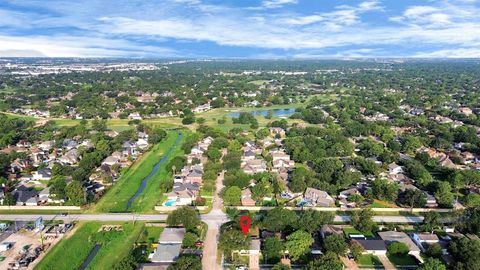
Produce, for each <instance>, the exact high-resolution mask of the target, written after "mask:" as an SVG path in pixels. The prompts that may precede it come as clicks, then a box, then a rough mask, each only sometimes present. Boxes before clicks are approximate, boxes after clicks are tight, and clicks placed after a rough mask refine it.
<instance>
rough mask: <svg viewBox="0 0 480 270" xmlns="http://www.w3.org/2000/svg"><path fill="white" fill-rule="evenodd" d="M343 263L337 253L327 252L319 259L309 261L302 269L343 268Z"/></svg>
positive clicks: (333, 269)
mask: <svg viewBox="0 0 480 270" xmlns="http://www.w3.org/2000/svg"><path fill="white" fill-rule="evenodd" d="M343 268H344V265H343V263H342V261H340V259H339V258H338V256H337V254H335V253H332V252H327V253H325V254H324V255H322V256H321V257H320V258H319V259H316V260H314V261H311V262H309V263H308V264H307V265H306V266H305V267H304V268H303V269H304V270H343Z"/></svg>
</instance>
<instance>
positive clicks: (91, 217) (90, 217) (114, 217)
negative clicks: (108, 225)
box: [0, 213, 168, 221]
mask: <svg viewBox="0 0 480 270" xmlns="http://www.w3.org/2000/svg"><path fill="white" fill-rule="evenodd" d="M167 216H168V215H139V214H130V213H112V214H70V215H67V216H61V215H43V214H30V215H29V214H27V215H21V214H20V215H19V214H13V215H9V214H7V215H0V220H2V219H3V220H17V221H32V220H35V219H37V218H39V217H43V219H44V220H52V219H56V220H64V221H74V220H85V221H95V220H97V221H133V220H139V221H164V220H166V219H167Z"/></svg>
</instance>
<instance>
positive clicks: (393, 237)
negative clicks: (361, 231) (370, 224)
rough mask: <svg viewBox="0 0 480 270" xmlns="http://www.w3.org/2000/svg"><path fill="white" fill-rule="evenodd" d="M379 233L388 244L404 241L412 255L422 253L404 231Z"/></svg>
mask: <svg viewBox="0 0 480 270" xmlns="http://www.w3.org/2000/svg"><path fill="white" fill-rule="evenodd" d="M378 235H379V236H380V238H382V240H384V241H385V243H386V244H387V245H390V244H391V243H394V242H400V243H404V244H405V245H407V246H408V250H409V252H408V254H410V255H415V256H416V255H420V249H419V248H418V247H417V245H415V243H414V242H413V241H412V239H411V238H410V237H409V236H408V235H407V234H406V233H404V232H396V231H386V232H379V233H378Z"/></svg>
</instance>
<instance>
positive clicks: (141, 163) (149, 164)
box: [92, 131, 189, 212]
mask: <svg viewBox="0 0 480 270" xmlns="http://www.w3.org/2000/svg"><path fill="white" fill-rule="evenodd" d="M183 134H184V135H183V136H184V137H183V138H185V136H188V134H189V133H188V132H186V131H183ZM178 136H179V135H178V133H177V132H176V131H169V132H168V135H167V138H166V139H165V140H163V141H162V142H160V143H159V144H157V145H155V146H154V147H153V148H152V149H151V150H150V151H149V152H147V153H145V154H144V155H142V157H141V158H140V159H139V160H137V161H136V162H135V164H133V165H132V167H131V168H130V169H129V170H128V171H127V172H126V173H124V174H123V175H122V176H121V177H120V179H119V180H118V181H117V183H116V184H115V185H114V186H113V187H112V188H111V189H110V190H109V191H108V192H107V193H106V194H105V195H104V196H102V198H101V199H100V201H99V202H98V203H97V204H96V205H95V206H94V207H93V209H92V210H93V211H94V212H122V211H126V207H127V201H128V199H130V198H131V197H132V196H133V195H134V194H135V192H136V191H137V189H138V188H139V186H140V184H141V181H142V179H143V178H144V177H146V176H147V175H148V174H149V173H150V171H151V170H152V168H153V167H154V166H155V164H156V163H157V162H158V161H159V160H160V159H161V158H162V157H163V156H164V155H165V154H166V153H167V152H168V150H169V149H170V148H171V147H172V146H173V145H174V144H175V141H176V140H177V138H178ZM180 146H181V143H179V144H178V145H177V147H175V149H174V150H173V152H172V155H171V156H170V159H171V158H173V157H174V156H176V155H181V154H183V151H182V150H181V148H180ZM166 163H168V161H167V162H165V163H164V164H163V165H162V166H161V168H160V170H159V171H158V172H157V173H156V174H155V175H154V176H153V177H152V178H151V179H150V180H149V181H148V183H147V186H146V188H145V190H144V192H143V193H142V195H140V196H139V197H138V198H137V199H136V200H135V202H134V203H133V205H132V207H131V208H130V209H129V210H131V211H134V212H148V211H153V208H154V206H155V204H156V203H157V201H158V200H159V199H160V197H161V195H162V193H161V191H160V188H159V184H160V182H161V181H169V180H170V177H169V172H166V170H165V165H166Z"/></svg>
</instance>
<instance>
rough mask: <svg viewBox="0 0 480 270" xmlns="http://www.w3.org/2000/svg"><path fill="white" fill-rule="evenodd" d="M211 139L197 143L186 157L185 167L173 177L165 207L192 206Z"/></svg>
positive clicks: (201, 179)
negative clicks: (171, 187)
mask: <svg viewBox="0 0 480 270" xmlns="http://www.w3.org/2000/svg"><path fill="white" fill-rule="evenodd" d="M212 142H213V138H212V137H206V138H204V139H203V140H201V141H200V142H198V143H197V144H196V145H195V146H194V147H193V148H192V150H191V151H190V153H189V154H188V155H187V165H186V166H185V167H183V168H182V169H181V171H180V173H178V174H175V175H174V176H173V190H172V192H170V193H168V194H167V201H166V202H165V203H164V205H165V206H180V205H192V203H193V202H194V201H195V200H196V198H197V197H198V195H199V192H200V187H201V186H202V184H203V165H204V164H205V163H206V162H207V158H206V157H205V156H204V154H205V152H206V151H207V150H208V147H209V146H210V144H212Z"/></svg>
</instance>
